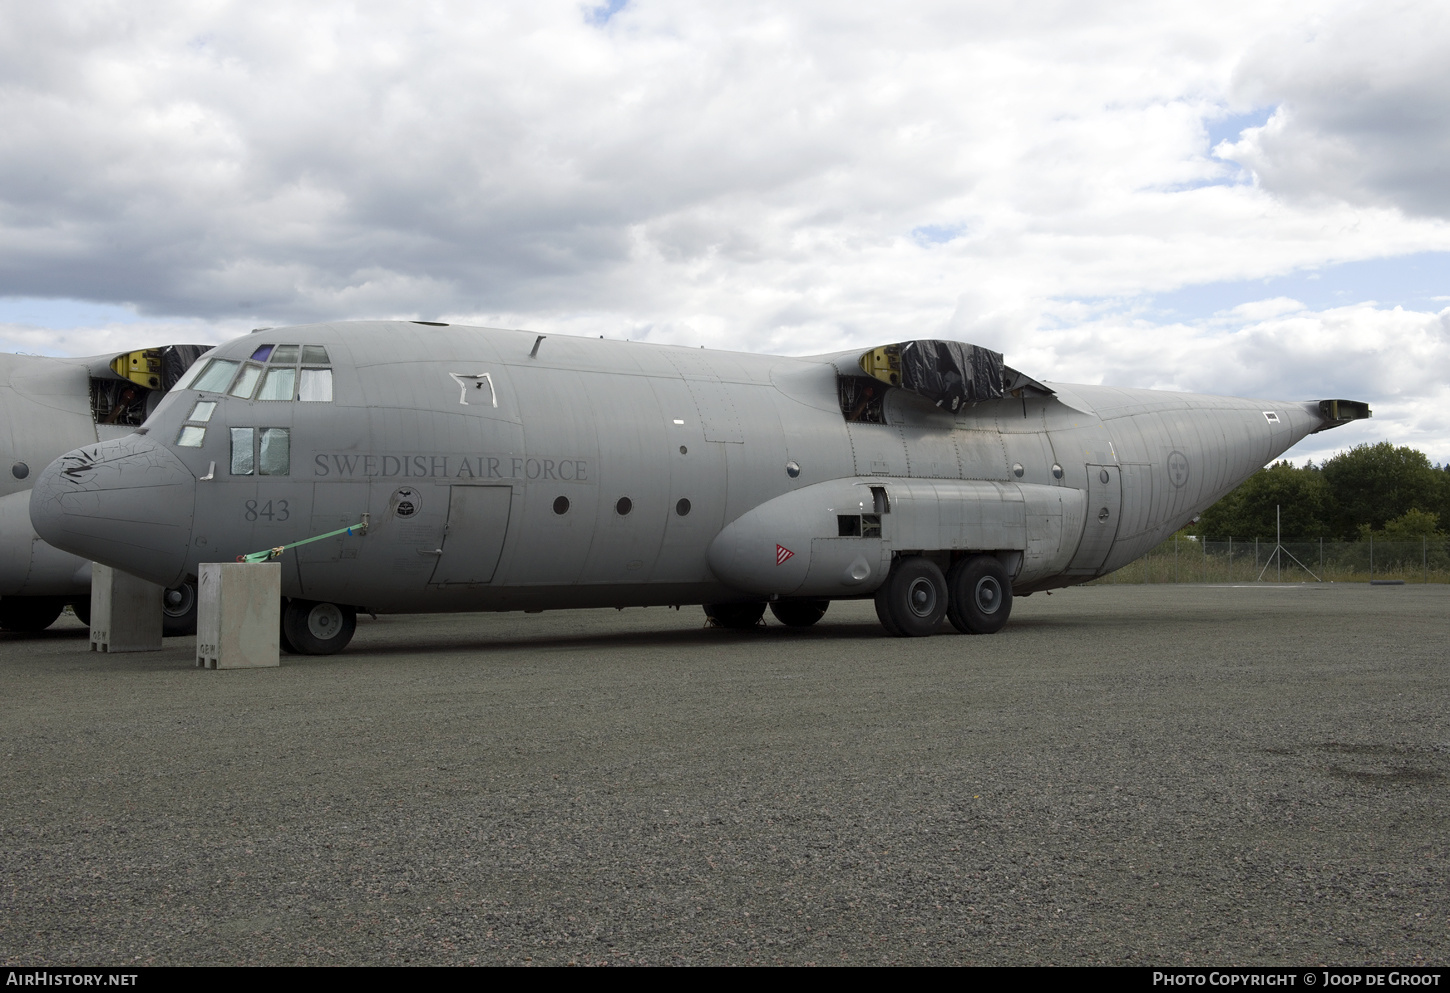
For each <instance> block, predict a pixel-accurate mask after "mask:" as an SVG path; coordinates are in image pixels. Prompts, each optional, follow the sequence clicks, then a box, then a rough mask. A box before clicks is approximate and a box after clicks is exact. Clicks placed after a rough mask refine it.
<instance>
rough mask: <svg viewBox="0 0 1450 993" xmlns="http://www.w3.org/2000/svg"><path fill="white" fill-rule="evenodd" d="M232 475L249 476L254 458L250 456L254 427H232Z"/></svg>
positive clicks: (254, 433) (254, 462) (253, 464)
mask: <svg viewBox="0 0 1450 993" xmlns="http://www.w3.org/2000/svg"><path fill="white" fill-rule="evenodd" d="M231 431H232V475H233V476H250V475H251V474H252V470H253V467H254V466H255V465H256V460H255V459H253V457H252V440H253V437H254V436H255V435H256V430H255V429H254V428H232V429H231Z"/></svg>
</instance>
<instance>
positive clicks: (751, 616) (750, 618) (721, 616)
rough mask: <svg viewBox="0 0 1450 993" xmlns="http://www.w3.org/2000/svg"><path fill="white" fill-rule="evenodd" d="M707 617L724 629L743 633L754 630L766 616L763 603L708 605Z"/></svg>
mask: <svg viewBox="0 0 1450 993" xmlns="http://www.w3.org/2000/svg"><path fill="white" fill-rule="evenodd" d="M705 616H706V617H708V618H710V620H712V621H714V622H715V623H716V624H717V625H718V626H720V627H722V628H730V629H731V630H734V631H743V630H745V629H747V628H753V627H755V626H756V625H757V624H759V623H760V619H761V618H762V617H764V616H765V604H763V603H707V604H705Z"/></svg>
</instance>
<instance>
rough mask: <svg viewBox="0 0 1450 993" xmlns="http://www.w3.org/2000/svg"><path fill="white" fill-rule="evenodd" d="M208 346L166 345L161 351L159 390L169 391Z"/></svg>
mask: <svg viewBox="0 0 1450 993" xmlns="http://www.w3.org/2000/svg"><path fill="white" fill-rule="evenodd" d="M209 348H211V346H210V345H168V346H166V347H165V348H163V349H161V389H162V390H163V391H165V390H169V389H171V388H172V387H173V386H175V385H176V381H177V380H178V379H180V378H181V374H182V373H184V372H185V371H186V370H188V369H190V368H191V364H192V363H193V362H195V361H196V360H197V359H198V358H200V357H201V353H202V352H205V351H207V350H208V349H209Z"/></svg>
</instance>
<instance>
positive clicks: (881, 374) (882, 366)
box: [861, 345, 901, 386]
mask: <svg viewBox="0 0 1450 993" xmlns="http://www.w3.org/2000/svg"><path fill="white" fill-rule="evenodd" d="M861 371H862V372H864V373H865V374H866V375H868V376H871V377H872V378H873V379H879V380H881V381H882V382H883V383H885V384H886V385H888V386H900V385H901V352H900V350H898V349H897V347H896V346H895V345H882V346H881V347H880V348H873V349H871V351H869V352H867V353H866V354H865V355H862V356H861Z"/></svg>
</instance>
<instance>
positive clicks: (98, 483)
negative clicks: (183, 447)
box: [30, 434, 196, 586]
mask: <svg viewBox="0 0 1450 993" xmlns="http://www.w3.org/2000/svg"><path fill="white" fill-rule="evenodd" d="M195 510H196V479H195V478H194V477H193V476H192V474H191V471H190V470H188V469H187V468H186V466H185V465H183V464H182V463H181V460H179V459H178V458H177V457H176V456H175V455H173V454H172V453H171V452H169V451H167V450H166V449H165V448H163V447H162V446H160V445H158V444H156V443H155V442H153V441H151V440H150V439H149V438H146V437H144V436H142V435H134V434H133V435H128V436H127V437H125V438H118V439H116V440H115V441H105V442H101V443H99V444H96V445H87V446H86V447H85V448H78V449H76V450H75V451H72V452H67V453H66V454H65V455H62V456H61V457H60V458H58V459H56V460H55V461H54V462H52V463H51V464H50V465H49V466H48V467H47V468H46V470H45V471H44V472H42V473H41V474H40V478H39V479H37V480H36V481H35V487H34V489H32V490H31V494H30V521H31V524H32V525H33V526H34V527H35V531H36V533H37V534H39V535H40V536H41V537H42V538H44V539H45V540H46V541H48V542H49V543H50V544H52V545H54V546H55V547H56V548H60V549H63V550H64V551H67V552H71V553H72V554H75V555H80V556H82V557H84V558H87V559H92V560H94V561H96V562H100V563H102V564H104V565H109V566H113V567H114V568H117V569H121V570H124V571H125V572H129V573H131V574H132V575H135V576H140V577H141V578H143V579H147V580H150V581H151V582H153V583H159V584H161V585H162V586H176V585H179V584H180V583H181V582H183V581H184V580H185V579H186V574H185V569H186V554H187V547H188V545H189V544H190V542H191V526H192V517H193V515H194V513H195Z"/></svg>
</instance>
